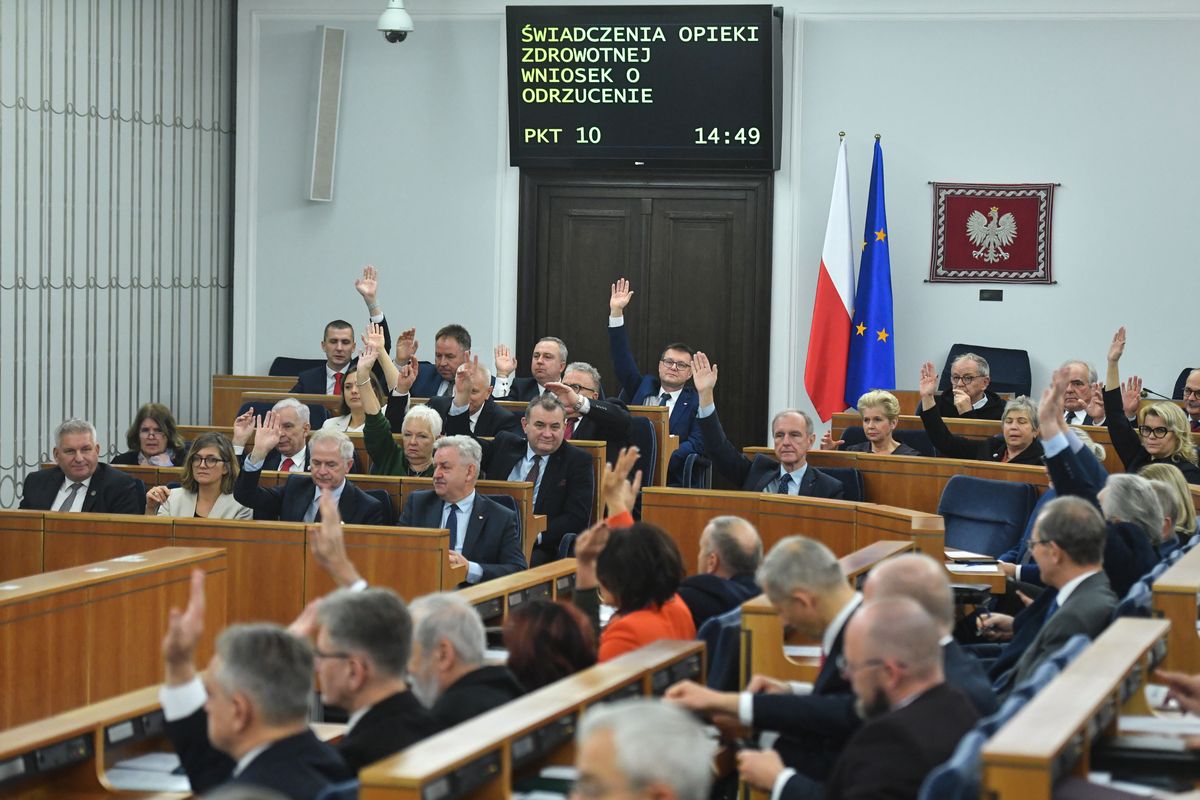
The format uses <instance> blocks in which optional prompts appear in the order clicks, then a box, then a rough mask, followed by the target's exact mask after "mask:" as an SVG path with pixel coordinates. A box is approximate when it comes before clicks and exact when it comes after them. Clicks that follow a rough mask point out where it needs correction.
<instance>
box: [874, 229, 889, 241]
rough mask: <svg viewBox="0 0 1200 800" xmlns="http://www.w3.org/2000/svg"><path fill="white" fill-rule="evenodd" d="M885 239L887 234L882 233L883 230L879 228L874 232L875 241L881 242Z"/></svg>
mask: <svg viewBox="0 0 1200 800" xmlns="http://www.w3.org/2000/svg"><path fill="white" fill-rule="evenodd" d="M886 238H887V234H886V233H884V230H883V228H880V229H879V230H877V231H875V241H877V242H882V241H883V240H884V239H886Z"/></svg>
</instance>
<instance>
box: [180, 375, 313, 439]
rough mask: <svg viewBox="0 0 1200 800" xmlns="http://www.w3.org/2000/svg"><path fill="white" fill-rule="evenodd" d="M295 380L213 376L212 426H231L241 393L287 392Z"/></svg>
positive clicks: (292, 378) (277, 376)
mask: <svg viewBox="0 0 1200 800" xmlns="http://www.w3.org/2000/svg"><path fill="white" fill-rule="evenodd" d="M296 380H297V378H296V376H295V375H213V376H212V424H213V425H232V424H233V419H234V417H236V416H237V412H238V409H239V408H241V406H242V392H246V391H265V392H287V391H289V390H291V388H292V387H293V386H295V385H296ZM184 438H187V437H186V436H185V437H184Z"/></svg>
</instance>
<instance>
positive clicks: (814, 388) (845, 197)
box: [804, 140, 854, 422]
mask: <svg viewBox="0 0 1200 800" xmlns="http://www.w3.org/2000/svg"><path fill="white" fill-rule="evenodd" d="M853 242H854V239H853V237H852V236H851V234H850V178H849V175H848V174H847V169H846V142H845V141H844V140H843V141H842V143H841V144H840V145H839V146H838V157H837V170H836V171H835V172H834V175H833V199H831V200H830V201H829V222H828V223H826V225H825V244H824V246H823V247H822V248H821V269H820V271H819V272H818V274H817V297H816V301H815V302H814V303H813V319H812V331H811V333H810V334H809V337H808V359H807V361H806V363H805V366H804V388H805V389H807V390H808V396H809V397H810V398H811V399H812V402H813V406H815V407H816V409H817V413H818V414H819V415H820V417H821V421H822V422H825V421H827V420H828V419H829V418H830V417H832V416H833V415H834V414H835V413H836V412H838V411H844V410H845V408H846V401H845V399H844V397H843V396H844V395H845V393H846V360H847V358H848V357H849V354H850V316H851V310H852V309H853V308H854V257H853V253H854V244H853Z"/></svg>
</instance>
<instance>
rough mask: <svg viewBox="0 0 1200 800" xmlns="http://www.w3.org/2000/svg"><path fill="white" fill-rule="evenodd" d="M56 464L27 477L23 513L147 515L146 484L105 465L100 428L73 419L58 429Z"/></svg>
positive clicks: (55, 435)
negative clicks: (30, 511) (97, 439)
mask: <svg viewBox="0 0 1200 800" xmlns="http://www.w3.org/2000/svg"><path fill="white" fill-rule="evenodd" d="M54 463H55V466H53V467H50V468H48V469H40V470H38V471H36V472H31V473H29V474H28V475H26V476H25V483H24V486H23V487H22V490H21V508H25V509H32V510H35V511H87V512H91V513H94V514H141V513H142V511H143V510H144V509H145V506H146V497H145V487H144V486H142V485H141V481H138V480H134V479H133V478H131V477H130V476H129V475H128V474H127V473H124V472H122V471H121V470H119V469H113V468H112V467H110V466H109V465H108V464H101V463H100V443H99V442H97V441H96V428H95V427H94V426H93V425H92V423H90V422H88V421H87V420H83V419H69V420H67V421H66V422H64V423H62V424H61V425H59V426H58V429H57V430H56V431H55V432H54Z"/></svg>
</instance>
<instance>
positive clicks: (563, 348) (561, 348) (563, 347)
mask: <svg viewBox="0 0 1200 800" xmlns="http://www.w3.org/2000/svg"><path fill="white" fill-rule="evenodd" d="M542 342H554V343H555V344H556V345H558V357H559V358H560V359H562V362H563V363H564V364H565V363H567V343H566V342H564V341H563V340H562V339H559V338H558V337H557V336H543V337H542V338H540V339H538V340H537V342H535V343H534V346H535V347H536V346H537V345H539V344H541V343H542Z"/></svg>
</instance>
